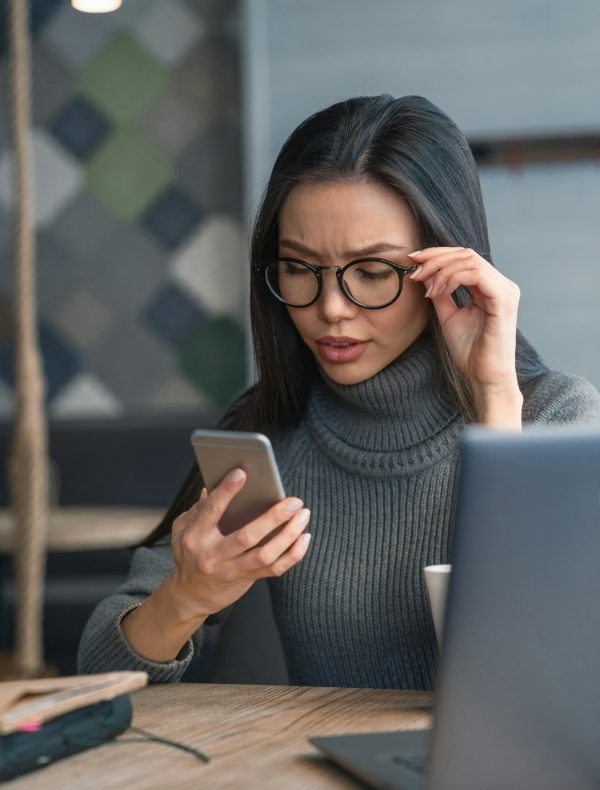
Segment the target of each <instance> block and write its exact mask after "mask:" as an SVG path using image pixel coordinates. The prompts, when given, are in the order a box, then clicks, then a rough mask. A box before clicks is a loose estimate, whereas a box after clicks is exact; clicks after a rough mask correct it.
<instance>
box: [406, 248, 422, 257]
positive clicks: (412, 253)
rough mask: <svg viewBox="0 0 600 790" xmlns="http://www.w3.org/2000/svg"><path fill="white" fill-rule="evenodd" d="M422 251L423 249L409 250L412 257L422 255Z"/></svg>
mask: <svg viewBox="0 0 600 790" xmlns="http://www.w3.org/2000/svg"><path fill="white" fill-rule="evenodd" d="M422 252H423V250H415V251H414V252H409V253H408V257H409V258H412V256H413V255H420V254H421V253H422Z"/></svg>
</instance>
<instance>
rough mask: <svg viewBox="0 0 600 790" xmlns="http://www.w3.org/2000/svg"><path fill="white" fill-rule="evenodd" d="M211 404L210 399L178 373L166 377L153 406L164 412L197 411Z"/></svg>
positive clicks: (155, 396) (209, 406)
mask: <svg viewBox="0 0 600 790" xmlns="http://www.w3.org/2000/svg"><path fill="white" fill-rule="evenodd" d="M211 406H212V404H211V401H210V399H209V398H207V397H206V395H204V394H203V393H202V392H200V390H199V389H197V388H196V387H195V386H194V385H193V384H192V382H190V381H188V380H187V379H184V378H183V377H182V376H180V375H179V374H178V373H175V374H174V375H173V376H171V377H170V378H168V379H166V380H165V381H164V382H163V384H162V385H161V387H160V388H159V390H158V391H157V392H156V393H155V395H154V397H153V398H152V408H153V409H155V410H157V411H159V410H160V411H163V412H171V413H172V412H189V411H195V412H196V413H197V412H198V411H200V410H209V409H210V408H211Z"/></svg>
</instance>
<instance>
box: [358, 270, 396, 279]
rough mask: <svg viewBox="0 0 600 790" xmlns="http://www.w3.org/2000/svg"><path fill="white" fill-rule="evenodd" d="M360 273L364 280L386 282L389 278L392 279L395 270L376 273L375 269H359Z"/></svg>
mask: <svg viewBox="0 0 600 790" xmlns="http://www.w3.org/2000/svg"><path fill="white" fill-rule="evenodd" d="M358 273H359V274H360V276H361V278H362V279H363V280H386V279H387V278H388V277H391V275H392V274H393V270H392V269H390V268H389V267H386V268H385V269H380V270H379V271H374V270H373V269H359V270H358Z"/></svg>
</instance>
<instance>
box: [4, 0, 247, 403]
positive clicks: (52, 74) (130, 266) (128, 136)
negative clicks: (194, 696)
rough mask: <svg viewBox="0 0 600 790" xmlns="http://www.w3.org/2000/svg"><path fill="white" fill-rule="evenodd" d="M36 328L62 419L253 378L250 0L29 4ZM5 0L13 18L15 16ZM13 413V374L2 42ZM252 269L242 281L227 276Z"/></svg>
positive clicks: (206, 398) (8, 370)
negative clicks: (242, 88) (244, 38)
mask: <svg viewBox="0 0 600 790" xmlns="http://www.w3.org/2000/svg"><path fill="white" fill-rule="evenodd" d="M31 10H32V33H33V67H34V68H33V121H34V130H33V156H34V160H35V187H36V211H35V222H36V232H37V244H38V256H37V258H38V259H37V271H38V304H39V313H40V339H41V346H42V350H43V352H44V362H45V372H46V377H47V384H48V386H47V390H48V408H49V411H50V414H51V415H52V416H54V417H56V418H68V417H81V416H97V417H102V418H106V417H111V416H123V415H127V414H129V413H131V414H133V413H136V414H138V413H140V412H148V413H153V412H157V413H160V414H161V415H162V414H164V413H165V412H178V411H188V410H194V409H195V410H198V409H202V408H215V407H217V408H220V407H223V406H225V405H226V404H227V403H229V402H230V401H231V399H232V397H233V396H234V395H235V394H236V392H238V391H239V390H240V389H241V388H243V386H244V384H245V381H246V360H245V356H246V354H245V346H246V340H245V330H244V325H243V324H244V319H243V301H244V294H243V293H242V282H243V279H244V275H243V268H242V267H243V260H244V257H245V254H244V250H243V248H242V241H241V238H242V231H241V163H240V118H239V116H240V110H239V105H240V100H239V73H238V72H239V68H238V60H239V58H238V50H239V41H238V34H237V29H238V24H237V16H238V7H237V2H231V1H229V2H226V1H224V2H211V1H210V0H125V1H124V3H123V6H122V8H121V10H119V11H118V12H116V13H113V14H107V15H85V14H81V13H79V12H77V11H74V10H73V9H72V8H71V6H70V4H69V3H68V2H66V0H65V1H64V2H50V1H49V0H33V1H32V3H31ZM6 14H7V3H6V0H3V2H1V3H0V27H1V29H2V30H4V31H5V30H6ZM0 82H1V85H2V93H1V95H2V97H3V104H2V106H1V107H0V415H4V416H6V415H7V414H8V413H9V412H10V408H11V400H12V381H13V370H12V366H13V358H14V352H13V339H12V330H11V321H10V307H11V300H12V268H11V264H12V249H11V240H10V235H11V223H12V211H13V201H12V182H11V155H10V146H9V127H8V105H7V103H6V97H7V95H8V94H7V63H6V40H4V41H3V42H2V48H1V50H0ZM232 282H233V283H236V282H239V284H240V285H239V287H236V288H232V287H231V283H232Z"/></svg>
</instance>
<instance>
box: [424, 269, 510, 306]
mask: <svg viewBox="0 0 600 790" xmlns="http://www.w3.org/2000/svg"><path fill="white" fill-rule="evenodd" d="M445 274H446V271H444V275H443V276H444V277H445ZM441 277H442V275H438V279H439V278H441ZM459 285H467V286H469V288H470V289H471V295H472V297H473V303H474V304H475V305H476V306H477V307H485V311H486V313H487V314H488V315H492V314H494V313H498V314H500V313H503V312H507V311H508V312H514V310H516V309H517V307H518V304H519V298H520V290H519V287H518V286H517V285H516V284H515V283H513V282H512V280H509V279H508V278H507V277H505V276H504V275H503V274H501V273H500V272H499V271H498V270H497V269H494V268H493V267H492V266H490V267H489V269H487V268H485V269H481V268H479V267H472V268H468V269H464V270H461V269H459V268H457V269H456V270H454V271H452V272H450V274H449V275H448V278H447V279H446V280H445V282H441V281H440V282H439V284H438V286H437V288H436V289H435V290H432V291H431V293H430V298H436V297H437V296H443V295H445V294H451V293H452V292H453V291H455V290H456V289H457V288H458V286H459Z"/></svg>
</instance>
